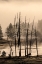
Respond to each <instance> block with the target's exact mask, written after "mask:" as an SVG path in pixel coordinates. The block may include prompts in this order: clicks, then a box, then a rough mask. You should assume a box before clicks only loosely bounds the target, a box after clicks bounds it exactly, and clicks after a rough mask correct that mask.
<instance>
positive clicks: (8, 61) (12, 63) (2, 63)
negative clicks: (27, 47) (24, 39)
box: [0, 56, 42, 64]
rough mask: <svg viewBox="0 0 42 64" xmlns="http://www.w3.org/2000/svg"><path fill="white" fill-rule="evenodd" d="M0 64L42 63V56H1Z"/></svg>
mask: <svg viewBox="0 0 42 64" xmlns="http://www.w3.org/2000/svg"><path fill="white" fill-rule="evenodd" d="M0 64H42V57H41V56H40V57H28V58H27V57H12V58H8V57H5V58H0Z"/></svg>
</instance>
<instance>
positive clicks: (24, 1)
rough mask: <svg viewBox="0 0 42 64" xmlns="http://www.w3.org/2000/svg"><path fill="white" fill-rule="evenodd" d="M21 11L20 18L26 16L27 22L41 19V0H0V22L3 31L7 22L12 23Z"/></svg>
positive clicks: (22, 18)
mask: <svg viewBox="0 0 42 64" xmlns="http://www.w3.org/2000/svg"><path fill="white" fill-rule="evenodd" d="M19 12H21V20H22V21H24V18H25V16H26V19H27V22H29V19H30V22H32V21H33V19H34V17H35V19H34V21H35V23H37V22H38V20H41V19H42V0H0V24H1V26H2V30H3V32H5V30H6V28H7V26H8V25H9V23H12V24H14V18H15V15H17V13H18V14H19Z"/></svg>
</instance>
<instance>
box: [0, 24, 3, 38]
mask: <svg viewBox="0 0 42 64" xmlns="http://www.w3.org/2000/svg"><path fill="white" fill-rule="evenodd" d="M2 37H3V33H2V27H1V25H0V39H2Z"/></svg>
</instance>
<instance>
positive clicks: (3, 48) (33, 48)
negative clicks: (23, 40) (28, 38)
mask: <svg viewBox="0 0 42 64" xmlns="http://www.w3.org/2000/svg"><path fill="white" fill-rule="evenodd" d="M28 47H29V46H28ZM21 49H22V50H21V56H25V46H21ZM3 51H5V52H6V56H8V55H9V54H10V47H9V45H8V44H6V45H4V46H0V56H1V55H2V52H3ZM12 52H13V56H15V46H12ZM38 54H39V55H42V45H39V46H38ZM16 55H17V56H18V55H19V48H18V46H17V47H16ZM31 55H32V56H35V55H37V52H36V46H35V45H32V46H31Z"/></svg>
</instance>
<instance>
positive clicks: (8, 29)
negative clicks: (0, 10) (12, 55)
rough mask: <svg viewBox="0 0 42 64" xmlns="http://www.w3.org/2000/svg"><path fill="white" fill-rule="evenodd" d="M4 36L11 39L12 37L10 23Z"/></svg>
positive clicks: (12, 32) (12, 30)
mask: <svg viewBox="0 0 42 64" xmlns="http://www.w3.org/2000/svg"><path fill="white" fill-rule="evenodd" d="M6 34H7V36H8V37H9V38H13V36H14V29H13V25H12V24H11V23H10V24H9V26H8V27H7V29H6Z"/></svg>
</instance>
